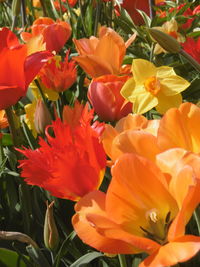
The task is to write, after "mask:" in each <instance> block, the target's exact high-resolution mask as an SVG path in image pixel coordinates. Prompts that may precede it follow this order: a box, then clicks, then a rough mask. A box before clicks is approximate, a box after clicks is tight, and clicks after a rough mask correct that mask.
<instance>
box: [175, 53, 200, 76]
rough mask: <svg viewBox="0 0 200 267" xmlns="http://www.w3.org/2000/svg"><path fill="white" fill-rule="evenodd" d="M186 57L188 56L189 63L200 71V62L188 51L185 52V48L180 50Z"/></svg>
mask: <svg viewBox="0 0 200 267" xmlns="http://www.w3.org/2000/svg"><path fill="white" fill-rule="evenodd" d="M179 53H180V54H181V55H182V56H183V57H184V58H186V59H187V60H188V61H189V63H190V64H191V65H192V66H193V67H194V68H195V69H196V70H197V71H198V72H200V64H199V63H198V62H197V61H196V60H195V59H194V58H193V57H192V56H190V55H189V54H188V53H187V52H185V51H184V50H183V49H181V50H180V52H179Z"/></svg>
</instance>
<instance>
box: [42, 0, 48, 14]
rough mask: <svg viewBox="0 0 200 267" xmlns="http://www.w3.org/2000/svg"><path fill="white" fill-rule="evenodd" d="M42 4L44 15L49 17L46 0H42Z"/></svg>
mask: <svg viewBox="0 0 200 267" xmlns="http://www.w3.org/2000/svg"><path fill="white" fill-rule="evenodd" d="M40 4H41V7H42V12H43V16H44V17H47V16H48V14H47V9H46V6H45V3H44V0H40Z"/></svg>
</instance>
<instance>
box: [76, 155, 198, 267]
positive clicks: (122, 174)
mask: <svg viewBox="0 0 200 267" xmlns="http://www.w3.org/2000/svg"><path fill="white" fill-rule="evenodd" d="M178 174H179V173H178ZM181 176H182V179H184V178H186V180H187V186H186V185H185V187H184V188H183V187H182V186H180V187H177V188H176V190H177V191H178V190H179V191H180V192H181V190H182V189H183V190H184V193H183V197H182V199H181V201H178V198H176V196H174V195H172V194H171V192H170V191H169V188H168V183H167V180H166V176H165V175H164V174H163V173H162V172H161V171H160V169H159V168H158V167H157V166H156V165H155V164H154V163H153V162H151V161H149V160H147V159H145V158H143V157H139V156H137V155H136V154H124V155H123V156H121V157H120V158H119V159H118V160H117V162H116V163H115V165H114V167H113V168H112V180H111V183H110V186H109V188H108V191H107V193H106V194H105V193H102V192H99V191H95V192H92V193H89V194H88V195H86V196H85V197H83V198H82V199H81V200H80V201H79V202H78V203H77V204H76V206H75V209H76V214H75V215H74V216H73V218H72V223H73V226H74V229H75V231H76V233H77V234H78V236H79V237H80V238H81V239H82V240H83V241H84V242H85V243H87V244H88V245H90V246H92V247H94V248H95V249H97V250H100V251H102V252H105V253H112V254H116V253H121V254H122V253H123V254H133V253H140V252H146V253H148V254H149V257H147V258H146V259H145V260H144V261H143V262H142V263H141V264H140V267H144V266H153V267H159V266H163V267H164V266H171V265H174V264H176V263H178V262H183V261H187V260H189V259H190V258H191V257H193V256H194V255H195V254H196V253H197V252H198V251H199V250H200V237H197V236H193V235H185V226H186V224H187V223H188V221H189V219H190V217H191V215H192V212H193V211H194V209H195V208H196V206H197V205H198V204H199V202H200V195H199V189H200V180H199V179H196V178H195V177H194V172H193V171H192V170H191V168H190V167H188V166H187V167H186V168H185V170H184V172H182V173H181ZM173 179H176V177H174V176H172V177H171V181H173ZM179 200H180V199H179ZM116 207H117V208H116Z"/></svg>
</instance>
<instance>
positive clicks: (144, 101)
mask: <svg viewBox="0 0 200 267" xmlns="http://www.w3.org/2000/svg"><path fill="white" fill-rule="evenodd" d="M157 105H158V99H157V98H156V97H155V96H154V95H152V94H151V93H149V92H147V91H146V90H145V91H141V92H138V93H137V95H136V96H135V98H134V104H133V112H134V113H137V114H143V113H145V112H147V111H149V110H151V109H152V108H154V107H156V106H157Z"/></svg>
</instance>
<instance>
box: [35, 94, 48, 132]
mask: <svg viewBox="0 0 200 267" xmlns="http://www.w3.org/2000/svg"><path fill="white" fill-rule="evenodd" d="M34 124H35V129H36V131H37V133H39V134H42V133H44V131H45V128H46V126H47V125H49V124H51V115H50V113H49V110H48V108H47V107H46V105H45V104H44V102H43V101H42V100H41V99H39V100H38V101H37V105H36V110H35V115H34Z"/></svg>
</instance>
